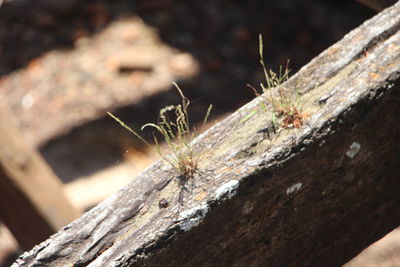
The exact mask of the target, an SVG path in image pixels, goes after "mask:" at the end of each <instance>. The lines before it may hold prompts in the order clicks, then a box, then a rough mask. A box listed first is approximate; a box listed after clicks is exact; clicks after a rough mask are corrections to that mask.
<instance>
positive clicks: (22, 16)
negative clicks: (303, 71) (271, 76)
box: [0, 0, 376, 266]
mask: <svg viewBox="0 0 400 267" xmlns="http://www.w3.org/2000/svg"><path fill="white" fill-rule="evenodd" d="M374 14H376V10H373V9H370V8H368V7H366V6H365V5H361V4H360V3H357V2H356V1H345V0H343V1H333V0H332V1H316V0H307V1H295V0H280V1H266V0H248V1H238V0H231V1H229V0H218V1H215V0H203V1H195V0H190V1H179V0H136V1H135V0H119V1H112V0H109V1H105V0H86V1H78V0H6V1H4V0H3V1H0V108H4V109H7V110H9V111H10V112H11V115H10V116H9V117H10V120H14V121H15V124H16V125H17V126H16V127H17V129H18V130H19V134H20V135H21V138H23V139H24V140H25V141H26V142H27V143H29V144H30V145H31V146H33V147H34V148H35V149H37V150H38V151H39V152H40V154H41V156H43V157H44V159H45V161H46V162H47V164H48V165H49V166H50V167H51V169H52V170H53V172H54V173H55V175H56V176H57V177H58V178H57V179H60V180H61V181H62V184H63V186H62V190H63V192H64V193H65V195H66V197H67V199H68V200H69V201H70V202H71V203H72V205H73V206H74V207H75V208H76V209H77V210H83V211H84V210H88V209H90V208H91V207H93V206H95V205H96V204H97V203H99V202H100V201H101V200H103V199H104V198H106V197H107V196H109V195H110V194H112V193H113V192H115V191H116V190H118V189H119V188H121V187H123V186H124V185H126V184H127V183H129V181H130V180H132V178H133V177H135V176H136V175H137V174H138V173H140V172H142V171H143V170H144V169H145V168H146V167H148V166H149V165H150V164H151V163H152V162H154V161H155V160H157V159H158V156H157V155H155V154H154V153H153V151H152V149H149V148H147V147H145V146H144V145H143V144H142V143H140V141H139V140H137V139H136V138H135V137H134V136H132V135H131V134H130V133H129V132H127V131H126V130H125V129H123V128H122V127H120V126H119V125H118V124H117V123H116V122H115V121H114V120H112V119H111V118H109V117H108V116H106V112H107V111H111V112H113V113H115V114H116V115H117V116H118V117H120V118H121V119H122V120H124V121H125V122H126V123H127V124H128V125H129V126H131V127H132V128H134V129H135V130H138V131H140V127H141V126H142V125H143V124H145V123H147V122H154V121H156V120H157V117H158V111H159V110H160V109H161V108H163V107H164V106H166V105H171V104H177V103H179V100H180V99H179V95H178V94H177V92H176V90H175V89H174V88H173V87H172V82H174V81H175V82H177V83H178V84H179V85H180V87H181V88H182V89H183V91H184V93H185V95H186V96H187V97H188V98H189V99H190V100H191V105H190V108H189V115H190V120H191V122H192V123H193V124H194V125H195V124H196V123H197V122H201V121H202V119H203V116H204V113H205V111H206V109H207V107H208V106H209V105H210V104H213V106H214V108H213V111H212V114H211V117H210V120H209V125H212V124H213V123H215V122H216V121H219V120H221V119H222V118H224V117H225V116H227V115H229V114H230V113H231V112H233V111H234V110H236V109H237V108H239V107H240V106H242V105H243V104H245V103H246V102H248V101H250V100H251V99H253V98H254V93H253V92H252V90H251V89H249V88H248V87H247V86H246V84H251V85H253V86H255V87H257V85H258V84H259V83H260V82H261V81H263V73H262V69H261V66H260V64H259V54H258V51H259V50H258V35H259V34H260V33H261V34H262V35H263V37H264V59H265V62H266V64H267V66H268V67H270V68H272V69H275V70H276V69H277V68H278V66H279V65H285V64H286V61H287V60H290V65H289V67H290V69H291V70H292V71H291V73H292V74H294V73H295V72H296V71H297V70H298V69H299V68H301V67H302V66H303V65H305V64H306V63H307V62H308V61H310V60H311V59H312V58H314V57H315V56H317V55H318V54H319V53H320V52H322V51H323V50H325V49H326V48H327V47H329V46H330V45H332V44H333V43H335V42H336V41H338V40H340V39H341V38H342V37H343V36H344V35H345V34H346V33H347V32H349V31H350V30H352V29H353V28H356V27H357V26H359V25H360V24H362V23H363V22H364V21H365V20H367V19H368V18H370V17H372V16H373V15H374ZM198 130H199V127H198ZM200 130H201V129H200ZM144 135H145V136H146V137H150V136H151V133H148V132H145V133H144ZM0 146H3V144H0ZM0 149H2V148H1V147H0ZM0 205H7V203H5V202H3V203H0ZM15 212H19V211H17V210H16V211H15ZM0 221H1V218H0ZM0 224H1V222H0ZM39 241H40V240H39ZM20 252H21V248H20V246H19V245H18V242H17V241H16V240H15V239H14V238H13V235H12V234H11V233H10V231H9V230H8V229H7V227H5V226H4V225H2V224H1V226H0V263H1V264H2V266H8V265H9V263H10V260H11V259H13V257H15V256H16V255H18V253H20Z"/></svg>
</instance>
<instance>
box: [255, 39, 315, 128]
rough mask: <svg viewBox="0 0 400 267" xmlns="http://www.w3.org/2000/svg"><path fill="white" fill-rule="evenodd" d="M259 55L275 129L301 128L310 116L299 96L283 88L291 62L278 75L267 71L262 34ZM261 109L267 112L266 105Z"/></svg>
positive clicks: (265, 94) (264, 86)
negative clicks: (273, 90) (275, 90)
mask: <svg viewBox="0 0 400 267" xmlns="http://www.w3.org/2000/svg"><path fill="white" fill-rule="evenodd" d="M259 53H260V64H261V66H262V68H263V71H264V76H265V80H266V84H263V83H261V84H260V86H261V88H262V91H263V93H264V97H265V98H266V100H267V101H268V102H270V103H271V105H272V113H273V114H272V123H273V124H274V127H275V128H277V126H281V127H283V128H291V127H293V128H300V127H301V126H302V125H303V124H304V120H305V118H306V117H307V116H308V114H307V113H305V112H303V107H302V106H301V105H300V103H299V94H298V93H297V92H296V91H293V90H290V89H289V88H286V87H285V86H283V84H284V83H285V82H286V81H287V80H288V79H289V72H290V70H289V68H288V66H289V61H288V62H287V63H286V67H285V68H283V67H282V66H280V67H279V72H278V73H276V72H274V71H272V70H271V69H267V68H266V66H265V62H264V57H263V40H262V35H261V34H260V35H259ZM250 87H251V86H250ZM274 87H275V88H277V92H276V93H273V92H272V90H271V89H272V88H274ZM251 88H252V89H253V91H254V92H255V94H256V96H260V94H259V93H258V92H257V90H256V89H255V88H254V87H251ZM261 107H262V109H263V110H267V108H266V104H264V103H261Z"/></svg>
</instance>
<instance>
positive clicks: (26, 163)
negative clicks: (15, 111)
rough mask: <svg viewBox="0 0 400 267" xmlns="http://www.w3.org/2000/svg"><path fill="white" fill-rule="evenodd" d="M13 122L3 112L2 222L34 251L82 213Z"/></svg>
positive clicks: (0, 157) (0, 133) (0, 124)
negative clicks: (38, 245) (71, 202)
mask: <svg viewBox="0 0 400 267" xmlns="http://www.w3.org/2000/svg"><path fill="white" fill-rule="evenodd" d="M13 120H14V118H13V117H12V115H11V114H9V113H8V112H7V111H5V110H1V111H0V147H1V149H0V218H1V220H2V221H3V222H4V223H5V224H6V225H7V227H8V228H9V229H10V231H11V232H12V233H13V235H14V237H15V238H16V240H17V241H18V243H19V245H20V246H21V247H22V248H24V249H31V248H32V247H33V246H34V245H36V244H38V243H39V242H41V241H43V240H45V239H46V238H48V237H49V236H50V235H51V234H53V233H55V232H56V231H58V230H59V229H61V228H62V227H63V226H65V225H66V224H67V223H69V222H71V221H72V220H74V219H76V218H78V217H79V216H80V214H81V213H80V211H78V210H77V209H76V208H75V207H73V206H72V205H71V204H70V202H69V200H68V199H67V198H66V197H65V195H64V192H63V189H62V184H61V182H60V181H59V179H58V178H57V177H56V176H55V174H54V173H53V172H52V170H51V169H50V168H49V167H48V166H47V164H46V162H45V161H44V160H43V158H42V157H41V156H40V154H39V153H38V152H37V151H36V150H35V149H34V148H32V147H31V146H29V144H27V143H26V142H25V141H24V140H23V137H22V136H21V134H20V133H19V132H18V130H17V127H16V126H15V123H14V121H13Z"/></svg>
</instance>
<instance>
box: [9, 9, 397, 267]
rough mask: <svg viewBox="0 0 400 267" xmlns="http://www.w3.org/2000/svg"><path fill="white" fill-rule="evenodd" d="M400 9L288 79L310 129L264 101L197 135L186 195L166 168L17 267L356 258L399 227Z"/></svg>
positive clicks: (334, 262)
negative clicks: (282, 124) (275, 116)
mask: <svg viewBox="0 0 400 267" xmlns="http://www.w3.org/2000/svg"><path fill="white" fill-rule="evenodd" d="M399 14H400V3H397V4H396V5H394V6H393V7H390V8H388V9H386V10H384V11H383V12H381V13H380V14H378V15H377V16H375V17H374V18H373V19H371V20H369V21H367V22H365V23H364V24H363V25H361V26H360V27H359V28H357V29H355V30H353V31H352V32H350V33H349V34H347V35H346V36H345V37H344V38H343V39H342V40H341V41H339V42H338V43H336V44H335V45H333V46H332V47H330V48H328V49H327V50H326V51H324V52H323V53H322V54H320V55H319V56H318V57H316V58H315V59H314V60H312V61H311V62H310V63H309V64H308V65H306V66H305V67H303V68H302V69H301V70H300V71H299V72H298V73H297V74H296V75H294V76H293V77H292V78H291V79H290V80H289V81H288V82H287V83H286V84H285V86H286V88H290V89H292V90H296V91H298V92H299V93H300V94H301V97H300V101H301V102H302V103H304V109H305V111H306V112H308V113H310V117H309V118H308V119H307V122H306V124H305V125H304V126H303V127H302V128H300V129H280V130H278V132H277V133H276V134H274V133H273V132H271V131H270V129H271V128H272V127H270V126H271V120H270V119H271V113H270V112H263V111H261V109H259V101H261V100H260V99H255V100H254V101H252V102H250V103H249V104H247V105H245V106H244V107H242V108H241V109H239V110H238V111H236V112H235V113H234V114H232V115H231V116H229V117H228V118H227V119H225V120H224V121H221V122H220V123H218V124H216V125H215V126H214V127H212V128H211V129H210V130H208V131H207V132H205V133H204V134H202V135H201V136H199V137H198V138H197V139H196V140H195V146H196V147H197V151H198V153H200V155H201V158H202V161H201V163H200V166H199V171H198V173H197V174H196V175H195V177H194V178H193V179H191V180H189V181H188V182H187V184H186V188H187V190H185V189H183V188H182V185H181V183H180V181H179V178H177V174H176V172H175V171H174V170H173V169H171V168H170V167H169V166H168V165H167V164H166V163H164V162H158V163H156V164H154V165H153V166H151V167H150V168H149V169H148V170H147V171H145V172H144V173H143V174H141V175H139V176H138V177H136V178H135V179H134V180H133V181H132V182H131V183H130V184H129V185H128V186H127V187H125V188H123V189H122V190H120V191H119V192H117V193H116V194H114V195H112V196H111V197H109V198H108V199H106V200H105V201H103V202H102V203H101V204H99V205H98V206H97V207H95V208H93V209H92V210H91V211H89V212H88V213H86V214H85V215H84V216H82V217H81V218H79V219H78V220H76V221H74V222H73V223H71V224H70V225H68V226H66V227H65V228H64V229H62V230H61V231H59V232H58V233H57V234H55V235H53V236H52V237H51V238H50V239H48V240H47V241H45V242H43V243H41V244H40V245H38V246H36V247H35V248H34V249H33V250H31V251H29V252H26V253H25V254H23V255H22V256H21V257H20V258H19V259H18V260H17V261H16V262H15V263H14V265H13V266H39V265H42V264H45V265H46V266H68V265H71V266H86V265H89V266H232V265H235V266H338V265H339V264H343V263H345V262H346V261H348V260H349V259H351V257H353V256H355V255H356V254H357V253H358V252H359V251H361V249H363V248H364V247H366V246H367V245H368V244H370V243H371V242H372V241H374V240H376V239H378V238H379V237H381V236H383V235H384V234H385V233H387V232H388V231H390V230H391V229H393V228H395V227H396V226H398V224H399V222H400V205H398V203H399V201H400V194H399V193H398V188H400V179H399V172H400V164H399V162H400V155H399V151H400V142H398V136H399V132H400V131H399V130H400V126H399V125H400V117H399V115H398V114H399V111H400V101H399V98H400V90H399V89H400V88H399V87H400V86H399V85H400V83H399V76H400V34H399V29H400V16H399ZM227 101H229V99H227ZM258 109H259V112H257V114H256V115H255V116H253V117H251V118H248V117H249V116H248V115H249V114H251V113H252V112H253V111H254V110H258ZM180 196H183V201H179V199H180Z"/></svg>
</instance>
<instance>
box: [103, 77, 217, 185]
mask: <svg viewBox="0 0 400 267" xmlns="http://www.w3.org/2000/svg"><path fill="white" fill-rule="evenodd" d="M173 84H174V86H175V87H176V89H177V91H178V93H179V95H180V96H181V103H180V104H178V105H171V106H166V107H164V108H163V109H161V110H160V112H159V117H158V121H157V123H146V124H145V125H143V126H142V127H141V130H143V129H144V128H147V127H150V128H154V129H155V130H157V131H158V132H159V133H160V134H161V135H162V136H163V138H164V140H165V143H166V144H167V147H168V150H169V152H170V154H171V155H165V154H164V153H163V152H162V150H161V146H160V143H159V141H158V139H157V137H156V135H155V134H154V133H153V139H154V144H155V145H156V151H157V153H158V154H159V155H160V156H161V157H162V158H163V160H165V161H166V162H167V163H168V164H169V165H171V166H172V167H173V168H174V169H175V170H176V171H177V172H178V173H179V176H181V177H183V178H190V177H192V176H194V174H195V172H196V171H197V168H198V161H199V157H200V155H199V153H198V152H197V151H196V150H195V148H194V146H193V145H192V143H191V142H192V140H193V139H194V138H195V137H196V135H197V133H196V131H195V129H193V130H192V129H191V128H190V124H189V116H188V107H189V104H190V101H189V99H188V98H187V97H186V96H185V95H184V94H183V92H182V90H181V89H180V88H179V86H178V85H177V84H176V83H173ZM211 108H212V105H210V106H209V108H208V110H207V112H206V115H205V117H204V120H203V124H205V123H206V122H207V119H208V117H209V115H210V112H211ZM107 113H108V115H110V116H111V117H112V118H113V119H115V120H116V121H117V122H118V123H119V124H120V125H121V126H122V127H124V128H125V129H127V130H128V131H130V132H131V133H133V134H134V135H135V136H136V137H138V138H139V139H140V140H141V141H142V142H144V143H145V144H146V145H148V146H151V144H150V143H149V142H148V141H146V140H145V139H144V138H143V137H142V136H141V135H140V134H138V133H137V132H135V131H134V130H132V128H130V127H129V126H127V125H126V124H125V123H124V122H123V121H121V120H120V119H119V118H117V117H116V116H115V115H113V114H112V113H110V112H107Z"/></svg>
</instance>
